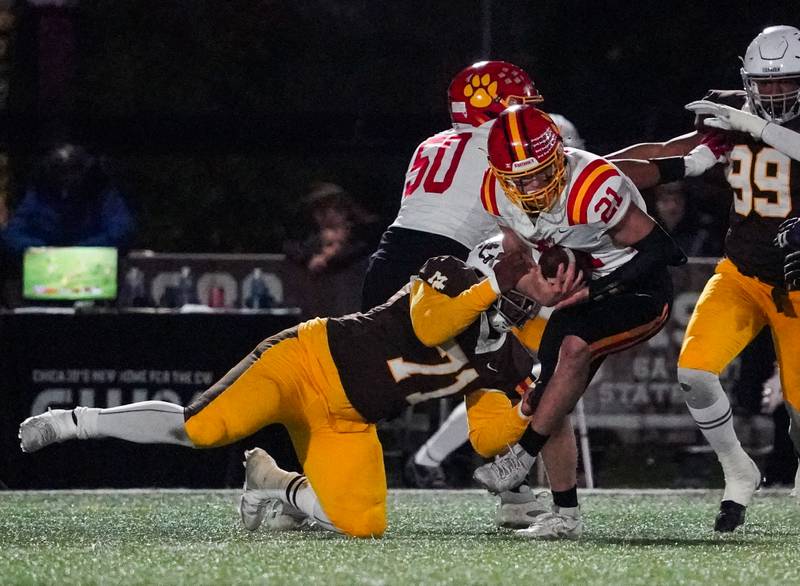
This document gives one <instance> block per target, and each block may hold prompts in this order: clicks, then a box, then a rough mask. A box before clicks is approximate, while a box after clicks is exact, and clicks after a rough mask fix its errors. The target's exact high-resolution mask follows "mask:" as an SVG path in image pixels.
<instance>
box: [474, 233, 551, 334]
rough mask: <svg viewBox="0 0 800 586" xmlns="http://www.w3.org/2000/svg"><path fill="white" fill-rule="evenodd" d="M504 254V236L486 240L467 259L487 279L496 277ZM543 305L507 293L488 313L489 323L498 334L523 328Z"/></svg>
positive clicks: (525, 297) (516, 292)
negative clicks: (498, 263) (495, 270)
mask: <svg viewBox="0 0 800 586" xmlns="http://www.w3.org/2000/svg"><path fill="white" fill-rule="evenodd" d="M502 254H503V235H502V234H500V235H497V236H494V237H492V238H489V239H488V240H484V241H483V242H481V243H480V244H478V245H477V246H476V247H475V248H473V249H472V250H471V251H470V253H469V256H468V257H467V266H470V267H472V268H474V269H476V270H477V271H479V272H480V273H481V274H483V275H484V276H486V277H489V278H492V277H493V276H494V270H493V268H492V267H494V265H495V263H496V262H497V261H498V260H499V259H500V255H502ZM541 307H542V306H541V305H540V304H539V303H538V302H536V301H535V300H533V299H531V298H530V297H528V296H527V295H523V294H522V293H520V292H519V291H517V290H515V289H511V290H510V291H506V292H505V293H503V294H502V295H500V297H498V299H497V301H495V302H494V304H493V305H492V307H491V309H490V310H489V311H488V317H489V323H490V324H491V326H492V327H493V328H494V329H495V330H497V331H498V332H508V331H510V330H511V329H512V328H515V327H521V326H522V325H523V324H524V323H525V322H526V321H528V320H529V319H532V318H534V317H536V315H537V314H538V313H539V310H540V309H541Z"/></svg>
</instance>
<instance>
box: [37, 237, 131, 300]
mask: <svg viewBox="0 0 800 586" xmlns="http://www.w3.org/2000/svg"><path fill="white" fill-rule="evenodd" d="M24 265H25V270H24V280H23V295H24V297H25V298H26V299H74V300H79V299H114V298H115V297H116V296H117V251H116V250H114V249H113V248H104V247H79V248H75V247H65V248H47V247H43V248H30V249H28V251H27V252H26V253H25V259H24Z"/></svg>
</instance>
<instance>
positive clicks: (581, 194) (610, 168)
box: [567, 156, 622, 226]
mask: <svg viewBox="0 0 800 586" xmlns="http://www.w3.org/2000/svg"><path fill="white" fill-rule="evenodd" d="M620 191H622V174H621V173H620V171H619V169H617V167H616V166H615V165H613V164H611V163H609V162H608V161H606V160H605V159H604V158H602V157H596V156H592V158H591V159H590V160H589V162H588V164H586V165H585V166H584V167H583V169H581V170H580V171H579V172H578V176H577V177H576V178H575V180H574V181H572V183H571V185H570V188H569V193H568V195H567V220H568V221H569V225H570V226H574V225H576V224H588V223H589V222H592V221H594V218H595V217H596V218H601V217H602V216H603V215H604V214H603V213H602V212H603V208H604V207H605V205H606V204H605V203H603V202H605V201H606V200H609V201H608V203H612V202H613V201H614V200H615V199H616V198H618V197H619V195H617V194H619V193H620ZM614 209H616V208H614ZM605 215H608V214H607V213H606V214H605ZM612 215H613V214H612Z"/></svg>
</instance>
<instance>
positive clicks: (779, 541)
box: [0, 491, 800, 586]
mask: <svg viewBox="0 0 800 586" xmlns="http://www.w3.org/2000/svg"><path fill="white" fill-rule="evenodd" d="M719 496H720V492H719V491H713V492H684V493H670V494H668V495H660V494H659V495H653V494H638V493H635V494H620V493H618V492H614V493H606V492H592V493H589V494H587V493H585V492H584V493H582V495H581V498H582V501H583V511H584V519H585V521H586V524H587V530H586V532H585V534H584V537H583V539H582V540H580V541H577V542H532V541H528V540H522V539H519V538H515V537H514V536H513V533H511V532H509V531H506V530H500V529H496V528H495V527H494V526H493V523H492V514H493V510H494V500H493V499H492V498H491V497H489V496H488V495H484V494H481V493H478V492H477V491H462V492H409V491H396V492H392V493H391V494H390V497H389V524H390V529H389V532H388V533H387V535H386V537H385V538H384V539H382V540H354V539H346V538H342V537H339V536H335V535H332V534H329V533H325V532H321V531H308V530H306V531H295V532H284V533H270V532H267V531H259V532H256V533H248V532H247V531H245V530H244V529H243V528H242V527H241V526H240V525H239V521H238V517H237V513H236V510H235V501H236V497H237V493H236V492H234V491H166V492H164V491H161V492H159V491H142V492H126V491H123V492H116V491H115V492H111V491H109V492H87V493H74V492H50V493H44V492H38V493H37V492H28V493H26V492H3V493H0V583H2V584H4V585H7V584H59V585H60V584H112V585H114V586H118V585H122V584H191V585H199V584H403V585H408V584H458V585H465V584H535V585H540V584H704V585H707V586H711V585H718V584H759V585H760V584H799V583H800V504H798V502H797V501H796V500H795V499H793V498H790V497H789V496H788V494H787V492H786V491H783V492H780V493H778V492H766V493H764V494H759V495H757V497H756V500H755V502H754V504H753V506H751V509H750V512H749V522H748V524H747V525H746V527H745V530H744V531H742V532H740V533H736V534H733V535H729V536H726V537H721V536H718V535H714V534H713V532H712V531H711V530H710V526H711V523H712V520H713V516H714V513H715V511H716V507H717V499H718V498H719Z"/></svg>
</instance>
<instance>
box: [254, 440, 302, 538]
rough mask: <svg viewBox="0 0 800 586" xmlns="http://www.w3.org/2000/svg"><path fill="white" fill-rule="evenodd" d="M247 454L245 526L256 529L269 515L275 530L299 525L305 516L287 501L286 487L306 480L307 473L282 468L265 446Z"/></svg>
mask: <svg viewBox="0 0 800 586" xmlns="http://www.w3.org/2000/svg"><path fill="white" fill-rule="evenodd" d="M244 457H245V461H244V468H245V475H244V492H243V493H242V496H241V497H240V499H239V514H240V515H241V518H242V524H243V525H244V526H245V528H246V529H248V530H249V531H255V530H256V529H258V528H259V527H260V526H261V524H262V522H264V519H265V518H266V519H268V526H269V527H270V528H272V529H293V528H296V527H297V526H299V524H300V523H301V522H302V520H303V519H304V518H305V515H303V513H302V511H300V510H299V509H297V508H295V507H293V506H292V505H290V504H289V503H288V502H286V498H287V497H286V489H287V488H289V487H290V486H291V485H292V484H296V483H298V482H305V478H304V477H303V475H302V474H298V473H297V472H287V471H286V470H283V469H281V468H280V467H279V466H278V464H277V463H276V462H275V459H274V458H273V457H272V456H270V455H269V454H267V452H265V451H264V450H262V449H261V448H254V449H252V450H245V452H244ZM284 517H290V519H286V518H284Z"/></svg>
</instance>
